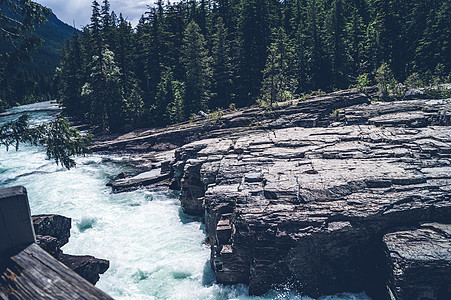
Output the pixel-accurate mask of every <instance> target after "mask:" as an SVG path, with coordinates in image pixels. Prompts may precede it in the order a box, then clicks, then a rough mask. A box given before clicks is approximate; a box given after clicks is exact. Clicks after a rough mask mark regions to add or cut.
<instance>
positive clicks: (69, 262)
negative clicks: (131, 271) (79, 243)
mask: <svg viewBox="0 0 451 300" xmlns="http://www.w3.org/2000/svg"><path fill="white" fill-rule="evenodd" d="M32 220H33V226H34V230H35V233H36V242H37V244H38V245H39V246H40V247H41V248H42V249H44V250H45V251H47V252H48V253H49V254H50V255H52V256H53V257H55V258H56V259H58V260H59V261H60V262H61V263H63V264H65V265H66V266H67V267H69V268H70V269H72V270H73V271H75V272H76V273H78V274H79V275H80V276H81V277H83V278H85V279H86V280H88V281H89V282H91V283H92V284H95V283H96V282H97V281H98V280H99V278H100V277H99V274H103V273H105V271H106V270H107V269H108V267H109V265H110V263H109V261H107V260H105V259H98V258H95V257H92V256H73V255H68V254H64V253H63V252H62V250H61V247H62V246H63V245H65V244H67V243H68V242H69V237H70V228H71V222H72V220H71V219H70V218H67V217H64V216H60V215H37V216H32Z"/></svg>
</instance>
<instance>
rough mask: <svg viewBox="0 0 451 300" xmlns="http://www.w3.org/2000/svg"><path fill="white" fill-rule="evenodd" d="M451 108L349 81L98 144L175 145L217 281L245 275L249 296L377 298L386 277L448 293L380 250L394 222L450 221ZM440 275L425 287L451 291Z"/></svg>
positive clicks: (188, 203)
mask: <svg viewBox="0 0 451 300" xmlns="http://www.w3.org/2000/svg"><path fill="white" fill-rule="evenodd" d="M450 111H451V101H450V100H409V101H398V102H389V103H383V102H374V103H371V102H370V101H369V100H368V99H367V97H366V96H365V95H363V94H360V93H358V92H357V91H346V92H340V93H333V94H330V95H326V96H320V97H316V98H313V99H308V100H306V101H301V102H296V103H291V104H290V103H287V104H285V106H283V107H281V108H279V109H276V110H274V111H271V112H266V111H263V110H262V109H259V108H254V109H248V110H243V111H238V112H233V113H230V114H226V115H225V116H223V117H222V118H220V119H219V120H216V121H214V122H213V121H211V120H201V121H197V122H194V123H193V124H191V125H189V124H185V125H183V127H182V128H180V129H176V128H174V127H173V128H170V129H169V130H168V131H163V130H160V131H157V130H155V131H147V132H140V133H139V134H136V135H133V134H132V135H128V136H127V137H119V138H118V139H116V140H113V141H107V142H102V143H99V144H98V145H97V146H96V149H97V150H102V151H105V150H108V149H109V150H115V151H118V150H124V149H129V150H130V149H134V151H152V150H154V149H155V147H158V145H172V146H173V147H176V146H181V147H180V148H178V149H177V150H176V151H175V159H174V162H173V163H172V172H171V175H172V176H173V184H172V185H171V186H172V187H173V188H178V189H180V190H181V202H182V207H183V209H184V211H185V212H186V213H189V214H196V215H202V216H204V219H205V223H206V228H207V235H208V241H209V243H210V245H211V249H212V251H211V264H212V267H213V269H214V271H215V274H216V278H217V281H218V282H219V283H224V284H235V283H246V284H249V290H250V293H251V294H256V295H259V294H263V293H265V292H266V291H268V290H269V289H271V288H286V287H289V288H294V289H298V290H300V291H301V292H303V293H305V294H308V295H310V296H319V295H324V294H333V293H337V292H343V291H356V292H358V291H362V290H365V291H367V292H368V293H369V294H371V295H373V296H374V297H375V299H383V297H388V293H387V288H386V286H387V285H388V286H390V287H391V290H393V291H395V292H394V296H393V297H398V299H447V298H443V295H442V294H443V293H442V292H437V293H436V296H431V297H430V298H425V297H423V298H421V295H420V294H419V293H420V292H418V291H415V290H413V289H412V287H413V286H414V284H412V283H409V284H406V282H408V281H411V280H412V279H411V278H412V277H411V276H410V275H409V273H408V272H407V273H403V274H406V275H405V276H403V275H399V274H401V273H400V272H401V271H399V270H402V272H404V270H405V267H404V266H403V265H400V263H398V262H397V261H396V260H395V259H394V258H393V256H392V255H386V254H385V253H394V252H393V248H392V245H395V244H394V243H393V242H392V241H393V238H390V237H391V236H390V234H392V233H393V234H394V232H398V231H400V230H404V229H405V228H406V227H408V228H409V230H413V231H414V232H415V230H416V228H419V227H420V226H421V225H420V224H421V223H422V222H437V223H444V224H446V223H451V188H450V187H451V129H450V127H449V126H450V124H451V113H450ZM187 141H191V143H188V144H185V143H186V142H187ZM159 148H161V149H163V148H164V147H159ZM164 149H165V150H167V149H166V148H164ZM156 172H158V171H156ZM437 226H447V225H437ZM418 230H424V229H418ZM384 235H385V238H384V239H383V237H384ZM445 239H448V241H449V236H447V237H446V238H445ZM394 240H396V238H394ZM436 240H437V239H435V238H432V237H431V240H428V241H426V242H425V243H430V244H434V243H435V241H436ZM384 242H385V244H384ZM400 243H404V244H407V242H402V241H400ZM442 245H443V246H444V247H445V248H447V249H448V250H447V251H449V248H450V245H449V243H442ZM395 247H396V246H395ZM387 249H388V250H387ZM428 249H429V250H431V251H432V248H428ZM428 249H426V250H425V251H426V252H428V251H429V250H428ZM409 251H410V250H409ZM412 251H414V252H415V250H412ZM445 253H448V254H446V255H447V257H448V261H449V252H446V251H445ZM419 255H420V254H419ZM431 255H432V256H434V255H435V254H434V253H431ZM446 255H445V256H446ZM424 256H426V255H424ZM408 259H409V258H407V259H406V260H408ZM423 262H424V261H423ZM418 266H419V267H418V268H417V270H423V271H424V272H425V274H427V272H429V270H430V268H428V263H427V262H425V263H422V261H420V263H419V264H418ZM445 270H446V269H445ZM420 272H421V271H420ZM441 274H444V276H443V281H442V283H441V284H440V288H437V286H431V284H432V283H431V282H429V281H428V282H425V283H424V284H425V286H426V287H428V288H429V290H434V291H442V290H446V289H448V291H449V287H450V286H451V275H450V273H448V275H447V274H446V273H441ZM426 289H427V288H426ZM421 293H423V292H421ZM440 293H442V294H440ZM423 294H424V293H423ZM446 295H448V294H446ZM406 297H407V298H406ZM415 297H417V298H415Z"/></svg>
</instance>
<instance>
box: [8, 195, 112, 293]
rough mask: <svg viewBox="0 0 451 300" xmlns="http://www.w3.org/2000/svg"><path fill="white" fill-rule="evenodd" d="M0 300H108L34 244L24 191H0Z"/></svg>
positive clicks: (96, 289) (99, 291)
mask: <svg viewBox="0 0 451 300" xmlns="http://www.w3.org/2000/svg"><path fill="white" fill-rule="evenodd" d="M0 299H19V300H22V299H23V300H31V299H36V300H40V299H87V300H91V299H92V300H94V299H112V298H111V297H110V296H108V295H107V294H105V293H104V292H102V291H101V290H99V289H98V288H96V287H95V286H93V285H92V284H90V283H89V282H87V281H86V280H85V279H83V278H82V277H80V276H79V275H78V274H76V273H75V272H73V271H72V270H70V269H69V268H67V267H66V266H64V265H63V264H61V263H60V262H58V261H57V260H56V259H54V258H53V257H52V256H50V255H49V254H47V252H45V251H44V250H42V249H41V248H40V247H39V246H38V245H37V244H36V243H35V234H34V230H33V225H32V222H31V217H30V207H29V203H28V197H27V191H26V189H25V188H24V187H13V188H7V189H2V190H0Z"/></svg>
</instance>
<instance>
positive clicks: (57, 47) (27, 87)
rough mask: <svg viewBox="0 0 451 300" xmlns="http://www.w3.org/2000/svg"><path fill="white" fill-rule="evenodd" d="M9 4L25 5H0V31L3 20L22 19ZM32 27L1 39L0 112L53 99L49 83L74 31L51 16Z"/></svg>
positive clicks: (12, 2) (3, 23)
mask: <svg viewBox="0 0 451 300" xmlns="http://www.w3.org/2000/svg"><path fill="white" fill-rule="evenodd" d="M11 4H18V5H19V7H23V6H24V5H28V4H26V3H25V4H24V1H22V2H21V1H18V0H11V1H0V13H1V15H2V23H1V25H2V26H1V27H2V29H3V27H4V26H6V25H7V24H6V21H5V19H6V18H11V19H13V20H19V21H22V20H23V18H24V16H23V15H22V11H21V9H20V8H19V9H14V8H13V7H12V6H11ZM11 22H12V21H11ZM33 25H36V26H33V27H34V28H30V29H29V30H26V31H24V32H21V33H20V35H21V36H16V37H15V38H12V36H6V35H0V57H1V59H2V62H1V63H0V110H1V109H2V108H3V109H4V108H6V107H10V106H13V105H16V104H24V103H29V102H34V101H39V100H45V99H49V98H50V97H55V92H54V90H53V86H52V85H53V84H52V81H53V76H54V73H55V69H56V67H58V66H59V64H60V63H61V48H62V46H63V44H64V42H65V40H66V39H68V38H70V37H71V36H72V33H73V31H74V30H75V29H74V28H73V27H71V26H69V25H67V24H65V23H63V22H61V21H60V20H59V19H58V18H57V17H56V16H55V15H54V14H52V13H50V14H49V16H48V18H47V21H46V22H45V23H43V24H33ZM30 41H32V42H30ZM29 42H30V43H29ZM28 43H29V44H28Z"/></svg>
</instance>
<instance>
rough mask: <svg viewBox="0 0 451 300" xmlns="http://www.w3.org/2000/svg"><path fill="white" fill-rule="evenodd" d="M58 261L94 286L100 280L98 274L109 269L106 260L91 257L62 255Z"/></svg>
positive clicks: (108, 263)
mask: <svg viewBox="0 0 451 300" xmlns="http://www.w3.org/2000/svg"><path fill="white" fill-rule="evenodd" d="M59 261H60V262H62V263H63V264H65V265H66V266H67V267H69V268H70V269H72V270H73V271H75V272H76V273H77V274H78V275H80V276H81V277H83V278H84V279H86V280H87V281H89V282H90V283H92V284H96V283H97V281H99V279H100V276H99V274H103V273H105V272H106V270H108V268H109V267H110V262H109V261H108V260H105V259H99V258H95V257H93V256H75V255H68V254H63V255H62V256H61V257H60V259H59Z"/></svg>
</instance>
